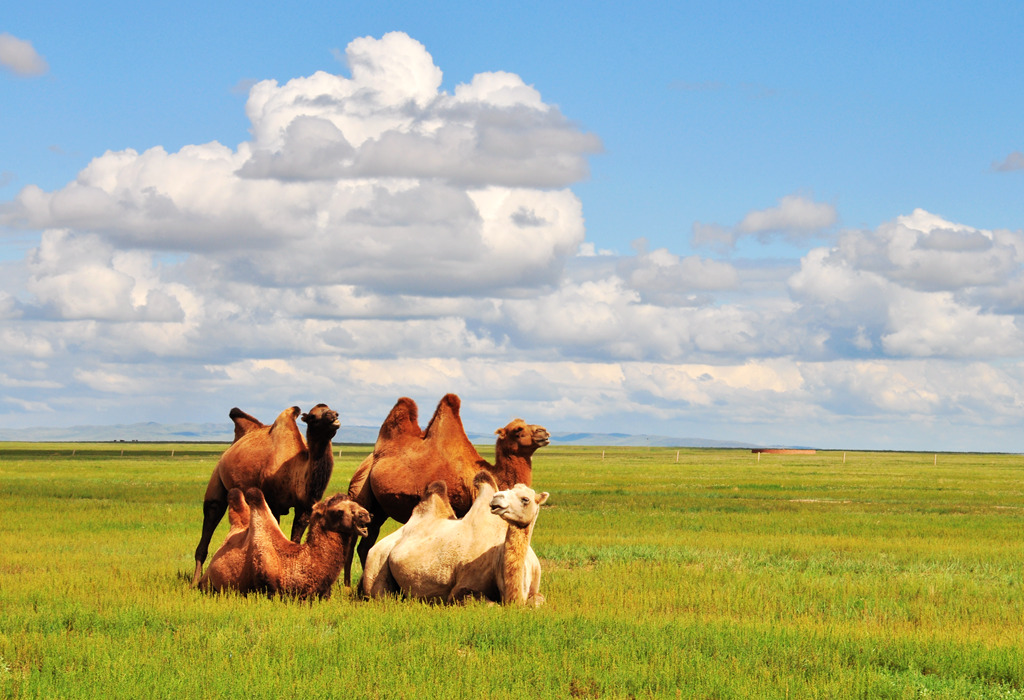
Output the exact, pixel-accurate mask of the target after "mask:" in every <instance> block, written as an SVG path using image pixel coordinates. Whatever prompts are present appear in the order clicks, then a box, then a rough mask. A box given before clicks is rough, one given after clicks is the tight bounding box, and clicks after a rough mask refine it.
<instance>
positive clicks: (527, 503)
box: [519, 496, 530, 506]
mask: <svg viewBox="0 0 1024 700" xmlns="http://www.w3.org/2000/svg"><path fill="white" fill-rule="evenodd" d="M519 500H520V501H522V502H523V505H524V506H528V505H530V499H529V498H527V497H526V496H523V497H522V498H520V499H519Z"/></svg>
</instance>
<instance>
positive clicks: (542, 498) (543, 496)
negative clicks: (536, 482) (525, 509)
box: [533, 491, 551, 506]
mask: <svg viewBox="0 0 1024 700" xmlns="http://www.w3.org/2000/svg"><path fill="white" fill-rule="evenodd" d="M550 495H551V494H549V493H548V492H547V491H541V492H540V493H538V494H537V497H536V498H534V499H533V500H535V501H536V502H537V505H539V506H542V505H544V503H545V502H547V500H548V496H550Z"/></svg>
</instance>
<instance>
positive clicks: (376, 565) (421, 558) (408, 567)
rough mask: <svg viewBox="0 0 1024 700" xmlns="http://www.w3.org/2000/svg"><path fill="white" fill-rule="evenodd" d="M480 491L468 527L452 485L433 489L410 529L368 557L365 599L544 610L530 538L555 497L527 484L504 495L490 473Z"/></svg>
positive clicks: (477, 482)
mask: <svg viewBox="0 0 1024 700" xmlns="http://www.w3.org/2000/svg"><path fill="white" fill-rule="evenodd" d="M473 485H474V487H475V488H476V489H477V496H476V498H475V499H474V500H473V505H472V506H471V507H470V509H469V512H467V513H466V516H465V517H464V518H462V519H461V520H455V517H454V512H453V511H452V508H451V506H450V505H449V503H448V491H447V487H446V486H445V483H444V482H443V481H435V482H434V483H432V484H430V485H429V486H427V489H426V491H425V492H424V494H423V497H422V499H421V500H420V503H419V505H417V506H416V508H415V510H413V513H412V516H411V517H410V518H409V522H407V523H406V524H405V525H403V526H402V527H400V528H398V529H397V530H395V531H394V532H393V533H391V534H390V535H388V536H387V537H385V538H384V539H382V540H380V541H379V542H377V544H375V545H374V546H373V548H372V549H371V550H370V552H369V554H367V557H366V566H365V567H364V568H363V580H362V589H363V593H364V594H365V595H367V596H370V597H378V596H382V595H384V594H386V593H389V592H391V593H397V592H401V593H403V594H405V595H407V596H409V597H412V598H422V599H425V600H437V601H444V602H447V603H451V602H455V601H459V600H462V599H463V598H466V597H479V598H486V599H488V600H494V601H500V602H502V603H529V604H532V605H540V604H541V603H542V602H543V601H544V596H542V595H540V560H539V559H538V558H537V555H536V553H534V551H533V548H532V547H530V538H531V537H532V536H533V526H534V524H535V523H536V521H537V514H538V513H539V512H540V506H541V504H543V503H544V502H545V501H546V500H547V499H548V494H547V493H546V492H544V493H539V494H538V493H536V492H535V491H534V490H533V489H531V488H530V487H528V486H524V485H522V484H516V485H515V486H513V487H512V488H511V489H508V490H506V491H497V485H496V484H495V481H494V477H492V476H491V475H490V474H489V473H488V472H480V473H479V474H477V476H476V478H475V479H474V480H473Z"/></svg>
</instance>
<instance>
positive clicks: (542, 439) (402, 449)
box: [345, 394, 550, 585]
mask: <svg viewBox="0 0 1024 700" xmlns="http://www.w3.org/2000/svg"><path fill="white" fill-rule="evenodd" d="M460 407H461V401H460V400H459V397H458V396H456V395H455V394H447V395H446V396H444V398H442V399H441V401H440V402H439V403H438V404H437V409H436V410H435V411H434V416H433V418H431V419H430V423H429V424H428V425H427V429H426V430H420V426H419V422H418V409H417V407H416V402H415V401H413V400H412V399H410V398H406V397H402V398H400V399H398V402H397V403H396V404H395V406H394V408H392V409H391V413H389V414H388V417H387V418H386V419H385V420H384V423H383V424H382V425H381V427H380V433H379V434H378V436H377V443H376V444H375V445H374V448H373V454H371V455H369V456H368V457H367V458H366V459H364V460H363V462H362V464H360V465H359V467H358V468H357V469H356V472H355V474H354V475H353V476H352V480H351V481H350V482H349V487H348V495H349V497H350V498H352V499H353V500H354V501H356V502H357V503H359V504H360V505H361V506H363V507H364V508H366V509H367V510H369V511H370V515H371V516H372V518H373V520H372V521H371V522H370V526H369V528H367V529H368V531H369V534H368V535H366V536H365V537H363V539H362V540H361V541H360V543H359V551H358V553H359V560H360V562H361V563H363V564H365V562H366V554H367V552H369V550H370V548H371V547H372V546H373V545H374V543H375V542H376V541H377V536H378V534H379V533H380V528H381V525H383V524H384V522H385V521H386V520H387V519H388V518H392V519H394V520H397V521H398V522H400V523H404V522H406V521H408V520H409V516H410V515H411V514H412V511H413V508H415V507H416V504H417V503H418V502H419V501H420V494H422V493H423V490H424V488H425V487H426V486H427V484H430V483H431V482H434V481H443V482H444V483H445V486H446V488H447V491H448V499H449V501H450V502H451V507H452V509H453V510H454V511H455V514H456V515H457V516H459V517H462V516H463V515H465V514H466V512H468V511H469V508H470V506H471V505H472V503H473V497H474V495H475V490H474V488H473V478H474V477H475V476H476V474H477V473H479V472H480V471H481V470H484V471H487V472H488V473H490V474H491V475H492V476H493V477H494V480H495V481H496V482H497V484H498V488H509V487H510V486H512V485H513V484H517V483H519V484H526V485H527V486H529V485H530V484H531V483H532V482H533V461H532V460H533V453H534V452H536V451H537V450H538V449H539V448H541V447H544V446H545V445H547V444H548V442H549V441H550V436H549V435H548V431H547V430H546V429H544V428H543V427H541V426H539V425H528V424H527V423H526V422H525V421H523V420H522V419H521V418H517V419H515V420H513V421H512V422H511V423H509V424H508V425H506V426H505V427H504V428H499V429H498V430H496V431H495V434H496V435H497V436H498V438H497V441H496V442H495V446H494V454H495V460H494V464H491V463H490V462H488V461H486V460H485V459H484V458H483V457H481V456H480V453H479V452H477V451H476V448H475V447H473V445H472V443H470V441H469V438H468V437H466V430H465V428H463V426H462V418H461V417H460V416H459V409H460ZM354 545H355V542H354V540H353V541H352V542H348V543H347V544H346V552H345V585H349V584H350V583H351V570H352V559H353V554H352V549H353V548H354Z"/></svg>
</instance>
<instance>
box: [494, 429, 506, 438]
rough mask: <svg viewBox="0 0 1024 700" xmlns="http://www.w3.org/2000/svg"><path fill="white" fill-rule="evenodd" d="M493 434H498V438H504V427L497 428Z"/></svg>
mask: <svg viewBox="0 0 1024 700" xmlns="http://www.w3.org/2000/svg"><path fill="white" fill-rule="evenodd" d="M494 434H495V435H497V436H498V439H499V440H504V439H505V429H504V428H498V429H497V430H495V431H494Z"/></svg>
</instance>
